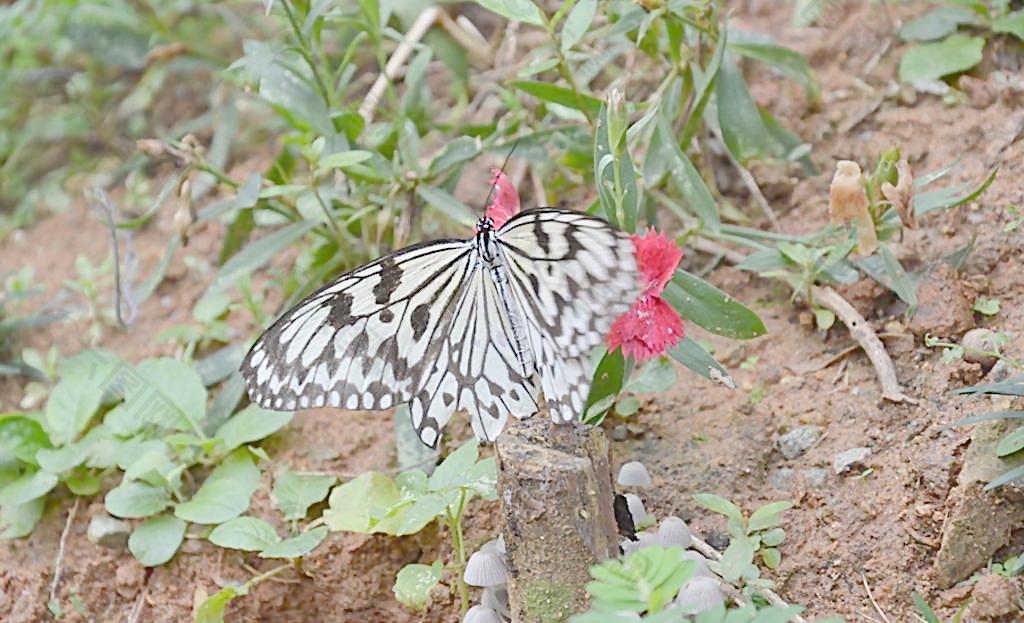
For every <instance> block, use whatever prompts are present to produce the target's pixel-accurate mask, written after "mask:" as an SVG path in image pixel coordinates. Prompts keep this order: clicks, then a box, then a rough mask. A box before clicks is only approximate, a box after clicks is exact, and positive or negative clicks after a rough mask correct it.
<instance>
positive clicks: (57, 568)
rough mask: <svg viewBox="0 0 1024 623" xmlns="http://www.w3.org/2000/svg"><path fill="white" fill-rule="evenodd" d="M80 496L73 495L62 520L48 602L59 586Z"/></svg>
mask: <svg viewBox="0 0 1024 623" xmlns="http://www.w3.org/2000/svg"><path fill="white" fill-rule="evenodd" d="M81 499H82V498H79V497H75V503H74V504H72V505H71V510H70V511H68V519H67V521H65V522H64V530H63V531H62V532H61V533H60V543H59V545H58V546H57V559H56V560H54V562H53V581H52V582H50V603H55V602H56V601H57V589H58V588H59V586H60V573H61V565H62V564H63V563H64V548H65V547H66V546H67V542H68V535H69V534H70V533H71V524H73V523H74V522H75V515H76V514H77V513H78V502H79V501H80V500H81Z"/></svg>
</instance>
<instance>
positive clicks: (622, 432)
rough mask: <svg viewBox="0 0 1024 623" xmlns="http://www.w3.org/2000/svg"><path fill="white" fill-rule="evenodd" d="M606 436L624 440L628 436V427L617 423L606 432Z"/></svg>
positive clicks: (613, 439)
mask: <svg viewBox="0 0 1024 623" xmlns="http://www.w3.org/2000/svg"><path fill="white" fill-rule="evenodd" d="M608 436H609V437H611V438H612V441H626V439H628V438H629V429H628V428H626V425H625V424H619V425H618V426H616V427H615V428H613V429H612V430H611V432H610V433H608Z"/></svg>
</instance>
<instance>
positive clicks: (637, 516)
mask: <svg viewBox="0 0 1024 623" xmlns="http://www.w3.org/2000/svg"><path fill="white" fill-rule="evenodd" d="M623 497H625V498H626V507H627V508H629V514H630V516H631V517H633V525H634V526H640V524H641V523H642V522H643V521H644V519H646V518H647V510H646V509H645V508H644V501H643V500H641V499H640V496H639V495H636V494H635V493H627V494H626V495H625V496H623Z"/></svg>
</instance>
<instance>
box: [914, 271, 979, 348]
mask: <svg viewBox="0 0 1024 623" xmlns="http://www.w3.org/2000/svg"><path fill="white" fill-rule="evenodd" d="M916 295H917V311H916V312H915V313H914V316H913V318H911V319H910V325H909V329H910V330H911V331H913V332H914V334H915V335H934V336H936V337H944V338H954V337H958V336H960V335H963V334H964V333H965V332H967V331H968V330H969V329H973V328H974V311H973V310H972V309H971V302H970V300H968V297H967V293H966V290H965V289H964V285H963V283H962V282H961V280H960V276H959V275H958V274H957V272H956V271H955V270H954V269H953V268H952V267H951V266H949V265H948V264H945V263H941V264H939V265H937V266H935V267H933V268H932V269H931V270H929V271H928V272H927V273H925V275H924V276H923V277H922V278H921V280H920V281H918V284H917V289H916Z"/></svg>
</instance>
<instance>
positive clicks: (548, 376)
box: [497, 208, 640, 422]
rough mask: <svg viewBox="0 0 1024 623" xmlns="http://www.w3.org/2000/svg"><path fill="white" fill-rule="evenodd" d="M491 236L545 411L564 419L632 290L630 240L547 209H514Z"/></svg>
mask: <svg viewBox="0 0 1024 623" xmlns="http://www.w3.org/2000/svg"><path fill="white" fill-rule="evenodd" d="M497 237H498V240H499V242H500V243H501V246H502V250H503V252H504V257H505V259H506V263H507V265H508V269H509V270H508V274H509V282H510V285H511V288H510V290H511V293H512V296H513V297H514V298H515V299H516V302H517V304H518V305H519V308H520V309H521V310H522V312H523V315H524V317H525V319H526V327H527V334H528V338H529V343H530V346H531V349H532V351H533V356H534V358H535V360H536V369H537V373H538V376H539V377H540V384H541V388H542V389H543V392H544V398H545V400H546V402H547V407H548V411H549V413H550V415H551V417H552V419H554V420H555V421H556V422H568V421H571V420H573V419H575V418H578V417H579V416H580V415H581V414H582V412H583V408H584V406H585V403H586V399H587V394H588V392H589V391H590V378H591V370H590V365H589V355H590V352H591V351H592V350H593V349H594V347H596V346H597V345H598V344H600V343H601V342H602V341H603V340H604V338H605V336H606V335H607V334H608V330H609V329H610V328H611V325H612V322H614V320H615V318H617V317H618V316H619V315H621V314H622V313H623V312H625V311H626V310H627V309H629V306H630V304H631V303H632V302H633V301H635V300H636V298H637V296H638V295H639V293H640V286H639V280H638V279H637V271H636V259H635V257H634V251H633V243H632V241H631V240H630V239H629V236H627V235H626V234H624V233H622V232H620V231H618V230H616V229H614V228H612V227H611V226H610V225H609V224H608V223H607V222H605V221H603V220H601V219H599V218H596V217H593V216H588V215H586V214H583V213H581V212H575V211H571V210H559V209H554V208H538V209H534V210H527V211H525V212H521V213H520V214H518V215H517V216H515V217H513V218H512V219H510V220H509V221H508V222H507V223H505V225H504V226H503V227H502V228H501V229H500V230H498V234H497Z"/></svg>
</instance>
